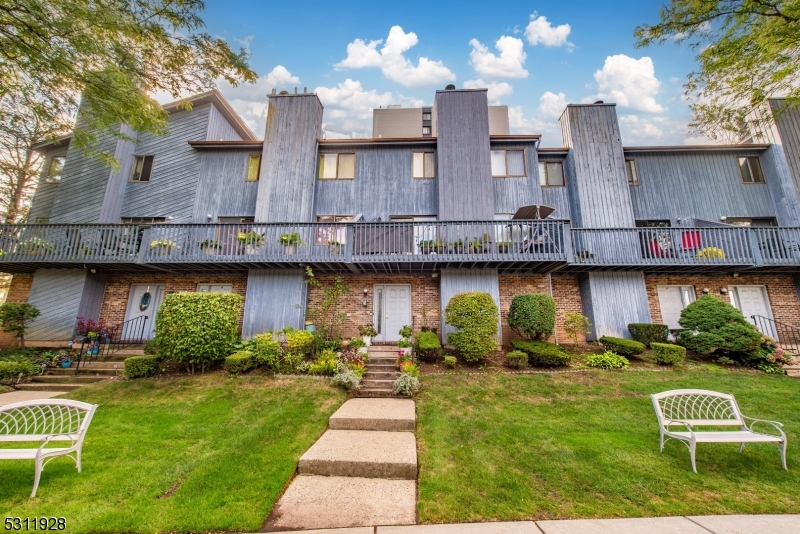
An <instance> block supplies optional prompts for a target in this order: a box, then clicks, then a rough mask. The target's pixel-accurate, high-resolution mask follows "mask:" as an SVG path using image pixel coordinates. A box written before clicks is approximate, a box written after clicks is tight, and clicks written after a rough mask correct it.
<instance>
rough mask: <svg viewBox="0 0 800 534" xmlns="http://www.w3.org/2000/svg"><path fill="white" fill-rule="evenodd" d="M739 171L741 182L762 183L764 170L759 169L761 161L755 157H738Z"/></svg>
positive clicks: (763, 181) (764, 181)
mask: <svg viewBox="0 0 800 534" xmlns="http://www.w3.org/2000/svg"><path fill="white" fill-rule="evenodd" d="M739 172H740V173H742V182H743V183H746V184H763V183H766V180H764V172H763V171H762V170H761V162H760V161H759V160H758V158H757V157H753V156H749V157H746V158H739Z"/></svg>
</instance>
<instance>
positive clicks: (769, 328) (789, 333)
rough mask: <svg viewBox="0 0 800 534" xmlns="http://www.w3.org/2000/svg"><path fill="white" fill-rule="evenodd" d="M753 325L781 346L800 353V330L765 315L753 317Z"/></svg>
mask: <svg viewBox="0 0 800 534" xmlns="http://www.w3.org/2000/svg"><path fill="white" fill-rule="evenodd" d="M750 318H751V319H753V324H755V326H756V327H757V328H758V331H759V332H761V333H762V334H764V335H765V336H770V337H771V338H773V339H775V340H776V341H778V342H779V343H780V346H781V347H783V348H784V349H787V350H792V351H794V352H795V353H796V354H797V353H800V328H797V327H795V326H790V325H787V324H785V323H781V322H778V321H776V320H775V319H771V318H769V317H764V316H763V315H751V316H750Z"/></svg>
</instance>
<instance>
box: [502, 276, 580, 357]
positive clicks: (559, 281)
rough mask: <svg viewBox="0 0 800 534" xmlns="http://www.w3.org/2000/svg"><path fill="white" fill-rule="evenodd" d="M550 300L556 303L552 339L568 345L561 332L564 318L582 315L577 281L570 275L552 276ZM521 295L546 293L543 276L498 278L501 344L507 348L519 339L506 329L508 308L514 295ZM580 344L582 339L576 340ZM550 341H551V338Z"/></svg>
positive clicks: (548, 289)
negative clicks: (574, 314)
mask: <svg viewBox="0 0 800 534" xmlns="http://www.w3.org/2000/svg"><path fill="white" fill-rule="evenodd" d="M552 281H553V299H554V300H555V301H556V338H557V339H558V341H559V343H569V342H570V340H569V338H568V337H567V332H566V331H565V330H564V319H565V316H566V314H567V313H568V312H577V313H583V310H582V308H581V293H580V288H579V286H578V279H577V278H575V277H574V276H553V277H552ZM525 293H547V294H549V293H550V284H549V283H548V280H547V275H538V274H537V275H501V276H500V318H501V324H502V325H503V345H506V346H508V345H509V343H510V342H511V340H512V339H518V338H519V336H518V335H517V334H516V332H514V331H513V330H511V328H510V327H509V326H508V309H509V308H510V307H511V301H512V300H513V299H514V297H515V296H517V295H522V294H525ZM579 340H580V341H583V340H584V337H583V336H581V337H580V338H579ZM551 341H552V339H551Z"/></svg>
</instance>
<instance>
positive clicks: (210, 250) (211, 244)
mask: <svg viewBox="0 0 800 534" xmlns="http://www.w3.org/2000/svg"><path fill="white" fill-rule="evenodd" d="M197 246H198V247H200V250H202V251H203V255H204V256H216V255H217V252H219V249H221V248H222V245H220V244H219V241H215V240H213V239H204V240H203V241H200V242H199V243H198V244H197Z"/></svg>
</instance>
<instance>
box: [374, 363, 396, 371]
mask: <svg viewBox="0 0 800 534" xmlns="http://www.w3.org/2000/svg"><path fill="white" fill-rule="evenodd" d="M366 365H367V369H378V370H381V369H385V370H392V369H394V370H395V371H396V370H397V366H396V365H395V364H394V360H392V361H391V362H373V361H372V360H370V361H368V362H367V364H366Z"/></svg>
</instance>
